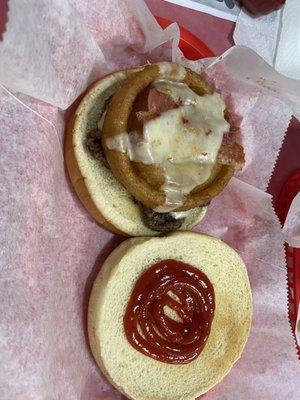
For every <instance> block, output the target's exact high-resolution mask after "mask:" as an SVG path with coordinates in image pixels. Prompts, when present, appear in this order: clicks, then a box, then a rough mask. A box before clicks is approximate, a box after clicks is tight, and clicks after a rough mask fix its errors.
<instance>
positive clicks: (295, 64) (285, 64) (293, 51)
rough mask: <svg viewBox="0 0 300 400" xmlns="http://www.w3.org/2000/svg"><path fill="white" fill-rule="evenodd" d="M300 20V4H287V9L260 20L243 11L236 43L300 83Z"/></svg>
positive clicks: (293, 0) (289, 1) (295, 0)
mask: <svg viewBox="0 0 300 400" xmlns="http://www.w3.org/2000/svg"><path fill="white" fill-rule="evenodd" d="M299 18H300V3H299V1H298V0H286V3H285V5H284V7H283V8H281V9H279V10H277V11H274V12H272V13H270V14H267V15H263V16H260V17H258V18H253V16H252V15H251V14H249V13H247V11H244V10H243V9H242V10H241V12H240V14H239V16H238V19H237V23H236V27H235V30H234V35H233V37H234V42H235V43H236V44H241V45H245V46H248V47H250V48H251V49H253V50H254V51H256V52H257V53H258V54H259V55H261V56H262V57H263V58H264V59H265V60H266V61H267V62H268V63H269V64H270V65H272V66H274V67H275V69H276V70H277V71H278V72H280V73H282V74H284V75H286V76H289V77H290V78H293V79H300V48H299V40H300V25H299V23H298V21H299Z"/></svg>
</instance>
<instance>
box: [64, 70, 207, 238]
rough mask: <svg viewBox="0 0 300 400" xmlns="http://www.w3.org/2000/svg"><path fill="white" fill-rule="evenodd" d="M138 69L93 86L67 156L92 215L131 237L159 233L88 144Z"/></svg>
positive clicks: (71, 126) (71, 127)
mask: <svg viewBox="0 0 300 400" xmlns="http://www.w3.org/2000/svg"><path fill="white" fill-rule="evenodd" d="M135 71H136V70H124V71H119V72H115V73H113V74H110V75H107V76H105V77H104V78H102V79H100V80H99V81H97V82H96V83H95V84H94V85H92V86H91V87H90V88H89V89H88V90H87V92H86V93H85V95H84V97H83V98H82V100H81V102H80V104H79V106H78V107H77V109H76V111H75V113H74V114H73V115H72V117H71V118H70V120H69V123H68V128H67V134H66V143H65V159H66V165H67V169H68V172H69V176H70V179H71V182H72V184H73V186H74V189H75V191H76V193H77V195H78V197H79V198H80V200H81V202H82V203H83V205H84V206H85V208H86V209H87V211H88V212H89V213H90V215H91V216H92V217H93V218H94V219H95V220H96V221H97V222H99V223H100V224H102V225H104V226H105V227H106V228H108V229H109V230H111V231H113V232H116V233H119V234H125V235H128V236H155V235H159V234H160V233H159V232H156V231H153V230H151V229H150V228H148V227H147V226H146V225H145V224H144V222H143V219H142V215H141V211H140V208H139V206H138V205H137V204H136V202H135V201H134V199H133V197H132V196H131V195H130V194H129V193H128V191H127V190H126V189H125V188H124V187H123V186H122V185H121V184H120V183H119V182H118V180H117V179H116V178H115V177H114V175H113V174H112V172H111V170H110V169H108V168H107V167H106V166H105V165H104V163H103V162H102V161H100V160H97V159H95V158H94V157H93V156H92V155H91V154H90V152H89V150H88V149H87V147H86V138H87V136H88V134H89V133H91V132H93V131H95V130H96V129H97V124H98V121H99V119H100V117H101V115H102V114H103V111H104V109H105V107H106V104H107V101H108V99H109V98H110V97H111V96H112V94H113V93H114V92H115V91H116V90H117V88H118V87H119V85H120V84H121V82H122V81H123V80H124V79H126V78H127V77H128V76H129V75H130V74H132V73H133V72H135ZM205 211H206V207H198V208H195V209H193V210H191V211H190V213H189V215H188V216H187V217H186V218H185V221H184V223H183V225H182V227H181V228H180V229H181V230H190V229H191V228H192V227H193V226H195V225H197V224H198V222H199V221H200V220H201V219H202V218H203V216H204V214H205Z"/></svg>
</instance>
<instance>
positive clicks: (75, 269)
mask: <svg viewBox="0 0 300 400" xmlns="http://www.w3.org/2000/svg"><path fill="white" fill-rule="evenodd" d="M9 7H10V11H9V21H8V23H7V27H6V33H5V34H4V38H3V41H2V42H0V82H1V84H2V85H3V86H1V88H0V129H1V138H0V151H1V157H0V168H1V175H0V182H1V184H0V202H1V235H0V240H1V266H0V285H1V289H0V307H1V311H0V346H1V367H0V368H1V369H0V398H1V399H3V400H11V399H14V400H19V399H20V400H21V399H22V400H24V399H26V400H45V399H51V400H52V399H55V400H56V399H59V400H60V399H68V400H94V399H105V398H108V397H109V398H112V399H119V398H120V394H119V393H118V392H117V391H116V390H114V389H113V388H112V387H111V386H110V385H109V384H108V383H107V381H106V380H105V379H104V378H103V377H102V375H101V373H100V372H99V370H98V368H97V366H96V365H95V363H94V361H93V359H92V357H91V354H90V351H89V347H88V343H87V340H86V306H87V301H88V297H89V291H90V288H91V284H92V282H93V280H94V278H95V276H96V274H97V272H98V271H99V268H100V267H101V264H102V262H103V260H104V259H105V257H106V256H107V255H108V254H109V252H110V251H111V250H112V249H113V248H114V247H115V246H116V245H117V244H118V243H119V242H120V241H121V240H122V239H121V238H118V237H116V236H115V235H113V234H111V233H109V232H107V231H106V230H104V229H103V228H102V227H100V226H99V225H97V224H96V223H95V222H94V221H93V220H92V219H91V218H90V217H89V215H88V214H87V213H86V211H85V210H84V209H83V207H82V205H81V204H80V202H79V201H78V199H77V197H76V195H75V194H74V192H73V189H72V187H71V186H70V184H69V181H68V177H67V175H66V171H65V166H64V160H63V151H62V150H63V137H64V118H65V117H66V115H64V114H63V113H62V112H61V110H59V109H58V108H57V107H60V108H61V109H65V108H67V107H68V106H69V105H70V104H71V103H72V102H73V101H74V100H75V99H76V97H77V96H78V95H79V94H80V93H81V92H82V91H83V90H84V89H85V87H86V86H87V85H88V84H89V83H90V82H91V81H92V80H94V79H95V78H96V77H101V76H102V75H103V74H104V73H106V72H108V71H112V70H114V69H118V68H126V67H128V66H132V65H139V64H143V63H145V62H147V61H157V60H166V59H171V57H173V59H174V60H177V61H178V60H181V61H185V60H184V59H183V57H182V54H181V53H180V51H178V50H177V48H176V46H177V42H178V29H177V27H176V26H171V27H170V28H169V29H168V30H167V31H163V30H162V29H161V28H160V27H159V26H158V25H157V23H156V22H155V20H154V19H153V17H152V16H151V14H150V12H149V10H148V9H147V8H146V6H145V4H144V3H143V2H142V1H138V0H134V1H130V2H129V1H128V2H127V1H125V0H109V1H108V0H107V1H106V0H103V1H100V0H99V1H97V0H92V1H90V2H87V1H85V0H73V1H70V2H69V3H68V2H60V1H58V0H53V1H51V3H49V2H46V1H43V0H42V1H38V2H37V1H24V2H19V1H16V0H11V1H10V3H9ZM207 63H210V61H207ZM189 65H190V66H192V67H193V68H194V69H195V70H197V71H200V70H201V69H202V67H203V62H193V63H189ZM268 68H269V67H268ZM206 75H207V79H209V80H210V81H211V82H212V83H213V84H214V85H215V87H216V89H217V90H219V91H220V92H221V93H222V96H224V98H225V99H226V100H227V102H228V105H229V108H230V110H231V111H232V113H233V114H234V118H235V120H236V122H237V123H238V124H239V125H240V127H241V133H240V140H241V142H242V143H243V145H244V147H245V152H246V161H247V162H246V166H245V169H244V170H243V171H242V173H241V174H240V176H239V177H238V178H239V179H233V180H232V181H231V183H230V184H229V185H228V187H227V188H226V189H225V190H224V192H223V193H222V194H221V195H220V196H219V197H218V198H216V199H215V200H214V201H213V202H212V204H211V205H210V207H209V210H208V214H207V216H206V218H205V220H204V221H203V223H201V224H200V225H199V226H198V228H197V229H198V230H199V231H204V232H207V233H210V234H213V235H215V236H217V237H220V238H222V239H223V240H225V241H226V242H227V243H229V244H230V245H231V246H233V247H234V248H235V249H236V250H237V251H239V252H240V254H241V255H242V257H243V258H244V260H245V262H246V263H247V267H248V272H249V277H250V281H251V286H252V290H253V300H254V316H253V326H252V331H251V335H250V339H249V342H248V344H247V346H246V348H245V352H244V353H243V355H242V357H241V359H240V360H239V362H238V363H237V364H236V365H235V366H234V367H233V369H232V371H231V373H230V374H229V375H228V376H227V377H226V378H225V379H224V380H223V381H222V382H221V383H220V384H219V385H218V386H217V387H216V388H215V389H213V390H212V391H211V392H209V393H208V394H207V395H206V396H207V398H212V399H217V400H224V399H230V400H235V399H236V400H237V399H238V400H249V399H251V400H256V399H261V398H264V399H266V400H268V399H274V398H277V399H282V400H283V399H289V400H294V399H295V400H296V399H299V397H300V387H299V369H298V368H299V367H298V362H297V357H296V352H295V348H294V344H293V338H292V336H291V333H290V329H289V324H288V319H287V306H286V304H287V303H286V282H285V279H286V277H285V260H284V254H283V236H282V233H281V230H280V225H279V222H278V220H277V217H276V216H275V214H274V212H273V209H272V204H271V198H270V196H269V195H267V194H266V193H265V192H264V191H263V190H264V189H265V188H266V186H267V183H268V180H269V178H270V175H271V173H272V170H273V167H274V163H275V160H276V157H277V154H278V151H279V149H280V146H281V144H282V140H283V137H284V134H285V131H286V129H287V126H288V124H289V120H290V117H291V115H292V113H295V114H297V113H298V112H299V110H298V109H297V103H298V104H299V102H298V100H299V93H300V92H299V91H298V89H297V86H295V85H294V83H293V81H292V80H287V79H288V78H284V79H283V78H282V77H281V76H280V75H278V74H276V75H275V74H274V72H273V70H271V69H266V66H265V64H264V62H263V61H262V60H261V59H260V58H259V57H257V56H256V55H255V53H254V52H252V51H250V50H248V49H247V48H244V47H237V48H234V49H232V50H231V51H230V52H229V53H227V54H225V55H224V56H223V57H222V59H219V60H218V62H216V63H215V64H212V65H211V66H210V67H209V68H208V69H207V70H206ZM297 115H299V114H297Z"/></svg>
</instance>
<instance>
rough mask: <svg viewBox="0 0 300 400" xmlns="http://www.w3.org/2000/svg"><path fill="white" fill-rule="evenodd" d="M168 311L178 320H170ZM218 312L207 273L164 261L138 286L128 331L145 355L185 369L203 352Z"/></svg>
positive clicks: (126, 324) (126, 325) (126, 317)
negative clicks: (166, 311)
mask: <svg viewBox="0 0 300 400" xmlns="http://www.w3.org/2000/svg"><path fill="white" fill-rule="evenodd" d="M165 307H169V308H170V309H172V310H173V311H175V312H176V314H177V317H178V318H176V320H175V319H173V318H170V317H169V316H168V315H166V313H165ZM214 310H215V296H214V289H213V286H212V284H211V283H210V281H209V279H208V278H207V276H206V275H205V274H204V273H203V272H201V271H199V270H198V269H197V268H194V267H192V266H191V265H188V264H185V263H183V262H181V261H177V260H163V261H160V262H159V263H157V264H155V265H153V266H152V267H151V268H149V269H148V270H147V271H146V272H145V273H144V274H143V275H142V276H141V277H140V278H139V279H138V280H137V282H136V284H135V286H134V289H133V292H132V294H131V297H130V299H129V302H128V305H127V308H126V312H125V315H124V320H123V323H124V330H125V334H126V337H127V340H128V341H129V343H130V344H131V345H132V346H133V347H134V348H135V349H136V350H138V351H140V352H141V353H143V354H145V355H147V356H149V357H152V358H154V359H155V360H158V361H162V362H165V363H169V364H186V363H189V362H191V361H192V360H194V359H195V358H196V357H198V356H199V354H200V353H201V351H202V350H203V348H204V346H205V344H206V341H207V338H208V336H209V333H210V328H211V324H212V320H213V316H214Z"/></svg>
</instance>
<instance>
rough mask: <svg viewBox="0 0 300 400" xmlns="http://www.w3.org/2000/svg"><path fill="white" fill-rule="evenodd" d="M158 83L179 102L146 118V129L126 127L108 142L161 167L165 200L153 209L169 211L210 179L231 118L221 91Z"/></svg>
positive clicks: (139, 159) (115, 148)
mask: <svg viewBox="0 0 300 400" xmlns="http://www.w3.org/2000/svg"><path fill="white" fill-rule="evenodd" d="M154 86H155V88H156V89H157V90H159V91H161V92H163V93H167V94H168V95H169V96H171V97H172V99H173V100H174V101H176V102H177V103H178V104H181V105H180V106H179V107H178V108H176V109H173V110H169V111H166V112H164V113H162V114H161V115H160V116H159V117H157V118H154V119H152V120H150V121H148V122H146V123H145V124H144V128H143V135H140V134H139V133H137V132H130V133H122V134H120V135H118V136H116V137H114V138H110V139H108V140H107V142H106V144H107V147H108V148H110V149H114V150H118V151H121V152H122V153H127V155H128V157H129V158H130V160H132V161H138V162H142V163H144V164H154V165H158V166H160V167H161V168H162V169H163V171H164V174H165V182H164V184H163V186H162V187H161V190H162V191H163V192H164V193H165V197H166V201H165V204H164V205H163V206H160V207H158V208H157V209H155V211H158V212H168V211H172V210H174V209H176V208H177V207H179V206H180V205H182V204H183V202H184V200H185V198H186V196H187V195H188V194H189V193H190V192H191V191H192V190H193V189H194V188H195V187H197V186H199V185H201V184H203V183H204V182H205V181H207V180H208V179H209V177H210V175H211V172H212V168H213V166H214V163H215V161H216V158H217V155H218V151H219V148H220V146H221V143H222V139H223V134H224V133H225V132H227V131H228V130H229V124H228V123H227V122H226V121H225V119H224V110H225V103H224V102H223V101H222V99H221V97H220V95H219V94H217V93H214V94H210V95H204V96H198V95H197V94H196V93H195V92H193V91H192V90H191V89H190V88H189V87H188V86H187V85H186V84H183V83H177V82H170V81H165V80H157V81H156V82H155V83H154Z"/></svg>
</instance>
